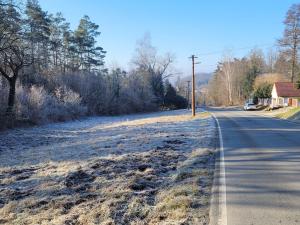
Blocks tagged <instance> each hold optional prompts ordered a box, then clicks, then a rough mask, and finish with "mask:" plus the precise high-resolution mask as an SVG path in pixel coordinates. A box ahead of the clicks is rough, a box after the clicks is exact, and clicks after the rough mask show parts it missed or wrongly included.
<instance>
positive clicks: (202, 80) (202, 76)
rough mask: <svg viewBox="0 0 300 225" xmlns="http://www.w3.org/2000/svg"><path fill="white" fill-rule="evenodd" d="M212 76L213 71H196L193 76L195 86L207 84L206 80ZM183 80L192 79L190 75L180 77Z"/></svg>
mask: <svg viewBox="0 0 300 225" xmlns="http://www.w3.org/2000/svg"><path fill="white" fill-rule="evenodd" d="M212 76H213V73H196V74H195V78H196V86H197V87H201V86H203V85H206V84H208V81H209V80H210V79H211V77H212ZM182 80H183V81H188V80H190V81H191V80H192V75H190V76H186V77H183V78H182Z"/></svg>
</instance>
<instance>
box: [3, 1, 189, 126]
mask: <svg viewBox="0 0 300 225" xmlns="http://www.w3.org/2000/svg"><path fill="white" fill-rule="evenodd" d="M100 35H101V33H100V31H99V25H97V24H96V23H94V22H93V21H92V20H91V19H90V18H89V17H88V16H87V15H85V16H83V17H82V18H81V19H80V21H79V24H78V26H77V28H76V29H75V30H72V29H71V28H70V23H68V22H67V20H66V19H65V18H64V17H63V15H62V14H61V13H56V14H49V13H48V12H46V11H44V10H43V9H42V8H41V6H40V4H39V2H38V0H27V1H26V2H25V1H17V0H0V60H1V61H0V122H1V125H2V126H4V124H6V125H7V121H9V125H10V126H11V125H13V122H16V121H17V122H18V123H20V122H22V121H23V122H30V123H41V122H46V121H62V120H66V119H73V118H77V117H79V116H83V115H103V114H111V115H113V114H124V113H134V112H147V111H155V110H158V109H161V108H178V107H179V108H180V107H185V105H186V104H187V103H186V100H185V99H184V98H182V97H180V96H179V95H178V94H177V93H176V90H175V89H174V87H173V86H172V85H171V84H170V83H169V82H168V80H167V79H168V77H169V76H171V73H170V66H171V65H172V64H173V63H174V57H173V56H172V55H170V54H166V55H158V53H157V50H156V49H155V48H154V47H153V46H152V44H151V40H150V38H149V37H145V38H144V39H142V40H141V41H139V43H138V44H137V48H136V52H135V56H134V57H133V60H132V64H133V66H132V68H131V69H130V70H129V71H124V70H122V69H121V68H118V67H116V68H110V69H108V68H107V67H106V66H105V62H104V60H105V54H106V51H105V50H104V49H103V47H101V46H100V45H99V43H97V40H98V38H99V36H100ZM1 125H0V126H1Z"/></svg>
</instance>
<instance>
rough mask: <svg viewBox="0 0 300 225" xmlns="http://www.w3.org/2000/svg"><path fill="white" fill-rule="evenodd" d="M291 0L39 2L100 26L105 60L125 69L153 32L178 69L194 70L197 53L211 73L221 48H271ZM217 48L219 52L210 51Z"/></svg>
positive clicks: (202, 69)
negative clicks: (193, 57)
mask: <svg viewBox="0 0 300 225" xmlns="http://www.w3.org/2000/svg"><path fill="white" fill-rule="evenodd" d="M293 3H297V1H292V0H243V1H242V0H240V1H238V0H226V1H225V0H224V1H221V0H218V1H217V0H206V1H204V0H40V4H41V6H42V8H43V9H44V10H46V11H48V12H49V13H55V12H58V11H59V12H62V13H63V15H64V16H65V17H66V19H67V20H68V21H69V22H70V23H71V26H72V28H75V27H76V26H77V25H78V22H79V20H80V18H81V17H82V16H83V15H85V14H86V15H88V16H90V18H91V20H92V21H94V22H95V23H97V24H99V25H100V31H101V36H100V37H99V44H100V45H101V46H102V47H103V48H104V49H105V50H106V51H107V57H106V64H107V65H108V66H109V65H111V64H115V63H118V65H120V66H122V67H124V68H126V66H127V65H128V63H129V62H130V60H131V58H132V55H133V53H134V49H135V46H136V41H137V40H138V39H141V38H142V37H143V36H144V34H145V33H147V32H149V33H150V34H151V37H152V43H153V45H154V46H155V47H156V48H157V49H158V51H159V52H160V53H162V54H163V53H166V52H171V53H174V54H175V56H176V68H178V70H180V71H182V72H183V73H184V75H187V74H189V73H190V67H191V66H190V62H189V60H188V57H189V56H190V55H191V54H196V55H198V56H199V60H200V61H201V64H200V65H199V66H198V68H197V70H198V71H199V72H212V71H213V70H214V69H215V67H216V63H217V62H218V60H220V59H221V58H222V52H223V51H225V50H226V49H230V50H231V52H232V54H233V55H234V56H236V57H240V56H243V55H245V54H247V52H248V51H249V49H244V50H239V49H241V48H245V47H251V46H257V47H261V48H262V49H263V50H265V51H267V49H269V48H270V47H271V46H272V45H273V44H275V43H276V40H277V39H278V38H280V37H281V35H282V32H283V29H284V26H283V23H282V22H283V20H284V17H285V14H286V11H287V10H288V8H289V7H290V6H291V5H292V4H293ZM211 52H217V53H216V54H208V55H206V53H211Z"/></svg>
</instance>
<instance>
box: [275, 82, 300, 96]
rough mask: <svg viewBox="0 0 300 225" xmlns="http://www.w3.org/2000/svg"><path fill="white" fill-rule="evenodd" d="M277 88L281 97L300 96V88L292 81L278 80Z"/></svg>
mask: <svg viewBox="0 0 300 225" xmlns="http://www.w3.org/2000/svg"><path fill="white" fill-rule="evenodd" d="M275 88H276V92H277V95H278V96H279V97H300V89H297V88H296V87H295V85H294V84H293V83H291V82H276V83H275Z"/></svg>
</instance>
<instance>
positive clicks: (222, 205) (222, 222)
mask: <svg viewBox="0 0 300 225" xmlns="http://www.w3.org/2000/svg"><path fill="white" fill-rule="evenodd" d="M211 114H212V115H213V117H214V118H215V120H216V123H217V127H218V132H219V141H220V188H219V212H221V213H219V218H218V225H227V205H226V172H225V159H224V145H223V136H222V130H221V127H220V123H219V120H218V118H217V117H216V116H215V115H214V114H213V113H211Z"/></svg>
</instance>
